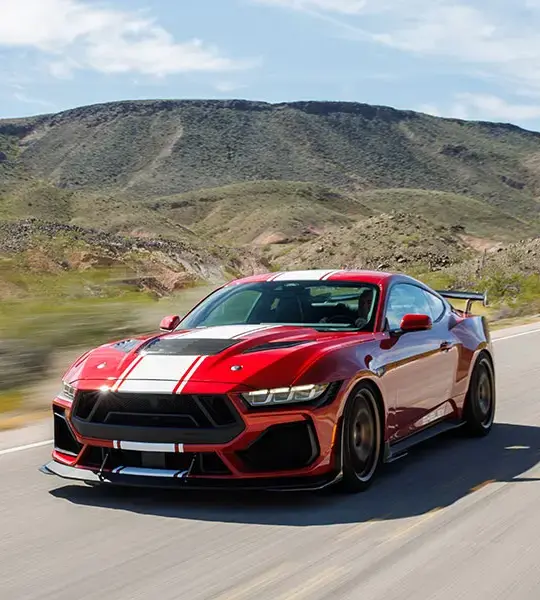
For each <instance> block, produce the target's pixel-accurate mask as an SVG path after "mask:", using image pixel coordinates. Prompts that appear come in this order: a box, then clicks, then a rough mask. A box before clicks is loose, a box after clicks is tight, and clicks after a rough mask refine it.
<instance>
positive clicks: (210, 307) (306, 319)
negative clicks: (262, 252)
mask: <svg viewBox="0 0 540 600" xmlns="http://www.w3.org/2000/svg"><path fill="white" fill-rule="evenodd" d="M378 299H379V290H378V288H377V286H375V285H372V284H369V283H357V282H355V283H348V282H343V283H335V282H319V281H317V282H259V283H246V284H240V285H234V286H231V287H225V288H222V289H221V290H218V291H217V292H215V293H214V294H211V295H210V296H209V297H208V298H206V300H203V302H202V303H201V304H199V306H197V307H196V308H195V309H194V310H193V311H192V312H191V313H190V314H189V315H188V316H187V317H185V319H184V320H183V321H182V322H181V323H180V325H179V327H178V329H193V328H196V327H212V326H217V325H259V324H276V325H280V324H282V325H300V326H306V327H316V328H317V329H319V328H320V329H340V330H342V329H345V330H361V331H373V328H374V325H375V316H376V312H377V304H378Z"/></svg>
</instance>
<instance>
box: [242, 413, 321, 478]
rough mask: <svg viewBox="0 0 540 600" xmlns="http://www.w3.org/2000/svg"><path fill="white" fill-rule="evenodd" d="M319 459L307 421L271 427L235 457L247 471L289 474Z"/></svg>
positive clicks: (310, 424)
mask: <svg viewBox="0 0 540 600" xmlns="http://www.w3.org/2000/svg"><path fill="white" fill-rule="evenodd" d="M318 455H319V446H318V443H317V436H316V434H315V430H314V428H313V425H312V423H311V422H309V421H301V422H298V423H285V424H282V425H272V426H271V427H269V428H268V429H267V430H266V431H264V432H263V433H262V434H261V435H260V436H259V437H258V438H257V439H256V440H255V441H254V442H253V443H252V444H251V445H250V446H249V448H248V449H247V450H242V451H240V452H238V456H239V457H240V458H241V460H242V461H243V462H244V463H245V465H246V466H247V467H248V468H249V470H251V471H256V472H267V471H289V470H294V469H301V468H304V467H307V466H309V465H310V464H311V463H312V462H313V461H314V460H315V459H316V458H317V456H318Z"/></svg>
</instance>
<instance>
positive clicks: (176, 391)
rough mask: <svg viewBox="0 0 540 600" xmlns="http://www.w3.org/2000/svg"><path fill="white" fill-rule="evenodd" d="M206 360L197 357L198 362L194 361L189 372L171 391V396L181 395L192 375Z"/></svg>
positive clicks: (204, 357)
mask: <svg viewBox="0 0 540 600" xmlns="http://www.w3.org/2000/svg"><path fill="white" fill-rule="evenodd" d="M206 358H207V357H206V356H201V357H199V359H198V360H196V361H195V364H194V365H193V367H192V368H191V369H190V370H189V372H188V373H187V375H186V376H185V377H184V379H183V380H182V381H179V382H178V385H177V386H176V387H175V389H174V390H173V394H181V393H182V390H183V389H184V388H185V387H186V385H187V383H188V382H189V380H190V379H191V378H192V377H193V375H194V374H195V371H196V370H197V369H198V368H199V367H200V366H201V364H202V363H203V361H204V360H205V359H206Z"/></svg>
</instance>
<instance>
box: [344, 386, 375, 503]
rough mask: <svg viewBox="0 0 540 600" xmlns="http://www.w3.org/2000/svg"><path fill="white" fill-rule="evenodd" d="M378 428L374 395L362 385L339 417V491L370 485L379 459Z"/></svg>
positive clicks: (362, 489) (354, 491) (356, 490)
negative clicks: (341, 471) (340, 421)
mask: <svg viewBox="0 0 540 600" xmlns="http://www.w3.org/2000/svg"><path fill="white" fill-rule="evenodd" d="M381 430H382V428H381V418H380V414H379V409H378V406H377V400H376V399H375V395H374V394H373V392H372V391H371V389H370V388H369V387H368V386H365V385H362V386H360V387H359V388H357V389H356V390H355V391H354V392H353V394H352V396H351V397H350V398H349V400H348V401H347V405H346V407H345V414H344V418H343V430H342V436H343V437H342V447H343V457H342V458H343V479H342V480H341V482H340V483H341V485H340V487H341V488H342V490H343V491H345V492H348V493H356V492H362V491H364V490H366V489H367V488H368V487H369V486H370V485H371V483H372V481H373V479H374V478H375V474H376V472H377V469H378V467H379V464H380V462H381V448H382V432H381Z"/></svg>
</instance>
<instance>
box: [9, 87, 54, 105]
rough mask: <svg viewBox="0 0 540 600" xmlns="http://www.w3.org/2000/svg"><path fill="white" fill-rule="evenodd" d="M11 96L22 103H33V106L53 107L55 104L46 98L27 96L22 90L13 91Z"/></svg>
mask: <svg viewBox="0 0 540 600" xmlns="http://www.w3.org/2000/svg"><path fill="white" fill-rule="evenodd" d="M13 97H14V98H15V100H17V101H18V102H22V103H24V104H34V105H35V106H42V107H43V108H50V109H54V108H55V107H56V106H55V105H54V104H53V103H52V102H48V101H47V100H41V99H40V98H33V97H31V96H28V95H27V94H26V93H24V92H23V91H20V92H15V93H14V94H13Z"/></svg>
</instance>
